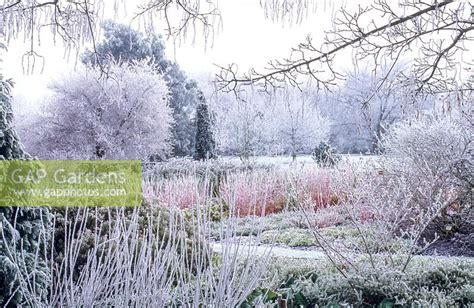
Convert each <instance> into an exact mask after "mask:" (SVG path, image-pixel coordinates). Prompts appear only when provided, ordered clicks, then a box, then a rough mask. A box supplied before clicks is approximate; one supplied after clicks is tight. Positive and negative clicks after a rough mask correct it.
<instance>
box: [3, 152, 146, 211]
mask: <svg viewBox="0 0 474 308" xmlns="http://www.w3.org/2000/svg"><path fill="white" fill-rule="evenodd" d="M141 185H142V165H141V162H140V161H138V160H126V161H125V160H120V161H112V160H109V161H70V160H68V161H63V160H43V161H35V160H30V161H26V160H11V161H5V160H4V161H0V206H56V207H61V206H139V205H140V204H141V201H142V187H141Z"/></svg>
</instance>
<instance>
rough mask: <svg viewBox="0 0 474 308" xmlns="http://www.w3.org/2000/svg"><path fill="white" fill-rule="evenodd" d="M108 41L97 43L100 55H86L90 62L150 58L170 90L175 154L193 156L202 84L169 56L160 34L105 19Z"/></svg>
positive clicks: (87, 61) (106, 38)
mask: <svg viewBox="0 0 474 308" xmlns="http://www.w3.org/2000/svg"><path fill="white" fill-rule="evenodd" d="M102 27H103V29H104V37H105V39H104V41H102V42H101V43H99V44H98V45H97V48H96V49H97V54H95V53H93V52H91V51H87V52H86V53H85V54H84V55H83V58H82V61H83V62H84V63H86V64H90V65H93V66H95V65H97V64H99V63H100V64H106V63H107V61H109V60H114V61H119V62H126V61H135V60H143V59H149V60H150V64H152V65H153V66H154V67H155V69H156V70H157V71H159V72H161V73H162V74H163V77H164V79H165V80H166V82H167V84H168V87H169V89H170V101H169V104H170V107H171V108H172V110H173V119H174V121H175V124H174V125H173V127H172V130H171V131H172V134H173V140H174V145H173V155H175V156H191V155H192V154H193V152H194V137H195V135H196V127H195V125H194V114H195V110H196V106H197V104H198V86H197V84H196V82H195V81H194V80H190V79H188V78H187V76H186V74H185V73H184V72H183V71H182V70H181V69H180V68H179V66H178V65H177V64H176V63H174V62H171V61H169V60H167V59H165V44H164V42H163V40H162V38H161V36H159V35H147V36H144V35H143V34H142V33H140V32H138V31H135V30H133V29H132V28H130V27H129V26H126V25H122V24H118V23H115V22H113V21H107V22H104V23H103V25H102Z"/></svg>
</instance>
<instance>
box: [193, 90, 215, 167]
mask: <svg viewBox="0 0 474 308" xmlns="http://www.w3.org/2000/svg"><path fill="white" fill-rule="evenodd" d="M199 101H200V102H199V105H198V107H197V112H196V113H197V114H196V149H195V152H194V159H197V160H204V159H212V158H216V153H215V151H216V142H215V140H214V135H213V132H212V126H213V124H212V118H211V115H210V114H209V110H208V106H207V103H206V99H205V98H204V95H203V94H202V93H200V94H199Z"/></svg>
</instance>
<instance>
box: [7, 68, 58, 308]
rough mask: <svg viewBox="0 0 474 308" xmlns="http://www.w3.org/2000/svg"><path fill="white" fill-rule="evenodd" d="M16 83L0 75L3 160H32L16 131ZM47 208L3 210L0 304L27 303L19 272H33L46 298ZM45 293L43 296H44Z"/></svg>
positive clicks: (36, 284) (48, 218) (48, 216)
mask: <svg viewBox="0 0 474 308" xmlns="http://www.w3.org/2000/svg"><path fill="white" fill-rule="evenodd" d="M12 87H13V82H12V80H11V79H6V80H5V79H4V78H3V76H2V75H1V74H0V160H19V159H29V156H28V154H26V153H25V152H24V151H23V148H22V146H21V144H20V141H19V138H18V136H17V134H16V131H15V129H14V128H13V127H12V122H13V112H12V106H11V103H10V102H11V90H12ZM50 219H51V217H50V214H49V211H48V209H47V208H26V207H0V230H1V231H0V305H1V306H2V307H15V306H18V305H21V304H22V303H23V301H24V300H25V298H24V294H22V292H20V291H19V290H18V287H19V284H20V283H21V282H20V281H19V279H18V276H19V274H18V271H23V272H27V273H30V275H32V276H34V277H35V279H33V280H32V282H34V285H32V288H33V289H34V290H37V294H36V295H37V296H39V297H41V296H45V295H46V292H45V290H47V288H48V286H49V283H50V282H49V278H50V277H49V276H48V275H47V274H46V273H47V272H48V271H47V269H48V267H47V264H46V260H44V259H43V258H42V257H40V256H38V255H37V253H38V251H39V249H41V247H40V244H39V243H40V237H41V236H44V234H45V233H44V230H45V229H47V228H48V226H49V223H50ZM17 253H21V254H22V255H23V256H24V258H23V260H24V262H22V263H20V264H18V263H17V262H16V259H15V255H16V254H17ZM41 293H42V295H41Z"/></svg>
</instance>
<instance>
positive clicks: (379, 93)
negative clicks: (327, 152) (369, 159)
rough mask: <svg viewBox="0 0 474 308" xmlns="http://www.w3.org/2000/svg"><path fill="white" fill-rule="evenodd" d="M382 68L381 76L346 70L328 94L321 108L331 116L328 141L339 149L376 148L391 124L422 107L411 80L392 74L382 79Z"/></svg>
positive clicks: (363, 151) (368, 150) (399, 70)
mask: <svg viewBox="0 0 474 308" xmlns="http://www.w3.org/2000/svg"><path fill="white" fill-rule="evenodd" d="M387 70H388V68H387ZM392 71H398V72H401V71H402V68H396V69H393V70H392ZM384 72H385V71H383V72H382V75H381V76H374V75H373V74H372V73H370V72H368V71H359V72H352V73H349V74H348V77H347V79H346V80H345V82H344V83H343V84H342V86H341V88H340V90H339V91H337V92H335V93H334V95H331V96H329V97H328V98H327V100H326V102H325V105H326V106H325V108H324V110H325V112H326V113H328V115H329V116H330V117H331V118H332V119H333V123H332V125H331V143H332V144H333V145H334V146H335V147H337V148H338V150H339V151H342V152H346V153H347V152H350V153H366V152H371V153H375V152H377V151H379V150H380V140H381V136H382V135H383V134H384V133H385V132H386V131H387V130H388V129H389V127H390V126H391V125H393V124H394V123H396V122H397V121H400V120H401V119H403V117H406V116H407V115H408V114H412V111H413V109H415V108H418V109H420V108H423V102H422V101H419V100H420V98H415V97H414V88H413V85H412V84H407V83H404V82H401V81H400V80H398V79H397V78H394V77H390V78H389V79H385V80H382V79H384V77H385V75H384ZM415 99H416V101H415Z"/></svg>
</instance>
